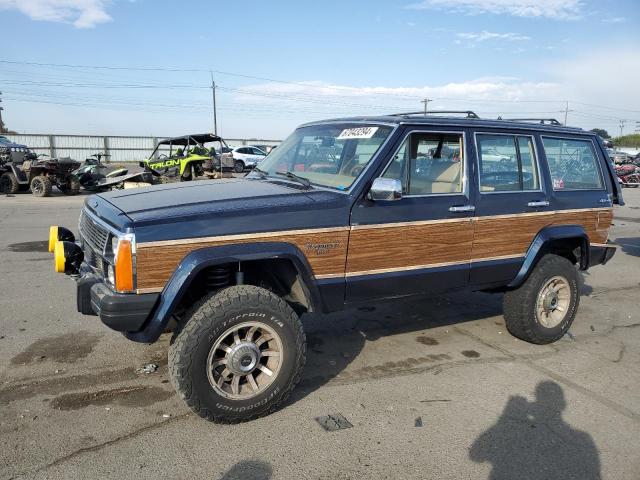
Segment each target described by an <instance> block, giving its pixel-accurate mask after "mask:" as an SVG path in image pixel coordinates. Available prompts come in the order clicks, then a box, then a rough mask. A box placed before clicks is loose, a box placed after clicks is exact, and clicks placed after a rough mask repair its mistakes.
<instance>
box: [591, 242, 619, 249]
mask: <svg viewBox="0 0 640 480" xmlns="http://www.w3.org/2000/svg"><path fill="white" fill-rule="evenodd" d="M589 246H590V247H602V248H618V245H614V244H613V243H593V242H592V243H590V244H589Z"/></svg>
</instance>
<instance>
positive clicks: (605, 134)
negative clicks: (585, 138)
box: [590, 128, 611, 138]
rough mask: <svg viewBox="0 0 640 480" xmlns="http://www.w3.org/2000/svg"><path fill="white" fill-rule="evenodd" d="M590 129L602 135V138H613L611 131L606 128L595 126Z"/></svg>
mask: <svg viewBox="0 0 640 480" xmlns="http://www.w3.org/2000/svg"><path fill="white" fill-rule="evenodd" d="M590 131H591V132H593V133H595V134H596V135H599V136H601V137H602V138H611V135H609V133H608V132H607V131H606V130H605V129H604V128H593V129H591V130H590Z"/></svg>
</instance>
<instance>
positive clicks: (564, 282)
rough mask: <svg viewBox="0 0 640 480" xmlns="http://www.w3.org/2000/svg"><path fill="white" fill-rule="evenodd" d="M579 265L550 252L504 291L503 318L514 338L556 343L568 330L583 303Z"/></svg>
mask: <svg viewBox="0 0 640 480" xmlns="http://www.w3.org/2000/svg"><path fill="white" fill-rule="evenodd" d="M579 286H580V283H579V277H578V272H577V270H576V267H575V266H574V265H573V264H572V263H571V262H570V261H569V260H567V259H566V258H564V257H560V256H558V255H552V254H547V255H545V256H543V257H542V258H541V259H540V261H539V262H538V264H537V265H536V266H535V268H534V270H533V272H532V273H531V275H529V278H527V280H525V282H524V283H523V284H522V285H521V286H520V287H518V288H517V289H515V290H510V291H508V292H506V293H505V294H504V303H503V305H504V318H505V323H506V326H507V330H509V333H511V334H512V335H513V336H514V337H517V338H519V339H521V340H524V341H526V342H530V343H536V344H540V345H542V344H547V343H552V342H555V341H556V340H559V339H560V338H562V336H563V335H564V334H565V333H567V331H568V330H569V328H570V327H571V324H572V323H573V320H574V318H575V316H576V312H577V311H578V305H579V304H580V288H579Z"/></svg>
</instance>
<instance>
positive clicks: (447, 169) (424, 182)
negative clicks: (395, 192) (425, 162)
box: [411, 162, 462, 195]
mask: <svg viewBox="0 0 640 480" xmlns="http://www.w3.org/2000/svg"><path fill="white" fill-rule="evenodd" d="M461 170H462V163H461V162H434V163H433V164H432V165H431V167H430V168H429V173H428V174H427V175H424V176H417V175H416V176H413V177H412V178H411V194H412V195H421V194H429V193H458V192H461V191H462V188H461V186H462V184H461Z"/></svg>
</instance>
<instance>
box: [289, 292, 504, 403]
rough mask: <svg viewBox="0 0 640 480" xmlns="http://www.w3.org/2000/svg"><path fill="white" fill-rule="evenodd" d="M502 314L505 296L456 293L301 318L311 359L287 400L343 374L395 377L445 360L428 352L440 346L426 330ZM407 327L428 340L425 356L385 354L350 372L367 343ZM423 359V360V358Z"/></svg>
mask: <svg viewBox="0 0 640 480" xmlns="http://www.w3.org/2000/svg"><path fill="white" fill-rule="evenodd" d="M501 314H502V295H499V294H486V293H468V292H467V293H455V294H451V295H448V296H446V297H445V296H438V297H430V298H413V299H404V300H395V301H390V302H385V303H383V304H378V305H376V306H375V307H372V306H371V307H360V308H355V309H350V310H346V311H343V312H339V313H335V314H329V315H323V316H322V317H321V318H319V317H317V316H315V315H312V314H308V315H304V316H303V317H302V321H303V324H304V328H305V332H306V335H307V362H306V366H305V369H304V372H303V374H302V379H301V381H300V383H299V384H298V386H297V387H296V388H295V389H294V391H293V393H292V395H291V397H290V398H289V400H288V401H287V404H291V403H294V402H296V401H298V400H300V399H302V398H304V397H306V396H307V395H309V394H310V393H312V392H313V391H315V390H316V389H318V388H320V387H322V386H323V385H325V384H326V383H327V382H329V381H331V380H333V379H335V378H336V377H338V376H341V377H348V378H345V381H348V382H351V381H357V379H358V376H359V375H362V376H366V377H372V376H374V377H375V376H391V375H394V374H396V373H398V374H399V373H401V371H402V369H414V368H416V366H419V365H425V366H426V367H427V368H429V367H430V366H434V367H435V366H436V365H437V364H438V363H442V361H445V360H446V359H447V357H448V355H433V354H429V352H430V351H432V350H433V348H430V347H429V345H435V344H437V343H438V342H437V341H436V342H434V340H433V339H431V338H430V337H428V336H425V334H424V330H426V329H430V328H434V327H441V326H446V325H453V324H457V323H462V322H467V321H473V320H478V319H482V318H488V317H492V316H496V315H501ZM408 332H416V333H417V334H416V341H417V342H419V343H422V344H424V345H425V348H424V350H425V354H424V355H425V356H424V357H422V358H401V359H394V360H396V361H390V359H388V358H381V359H380V364H379V365H368V366H366V367H365V368H363V369H361V370H363V371H362V372H352V373H351V374H349V375H347V374H345V372H344V370H345V369H346V368H347V367H348V366H349V364H351V362H352V361H353V360H354V359H355V358H357V357H358V355H359V354H360V353H361V351H362V349H363V348H364V345H365V342H375V341H376V340H378V339H380V338H382V337H387V336H394V335H399V334H403V333H408ZM421 362H422V363H421Z"/></svg>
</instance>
